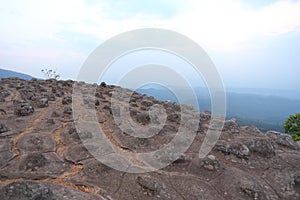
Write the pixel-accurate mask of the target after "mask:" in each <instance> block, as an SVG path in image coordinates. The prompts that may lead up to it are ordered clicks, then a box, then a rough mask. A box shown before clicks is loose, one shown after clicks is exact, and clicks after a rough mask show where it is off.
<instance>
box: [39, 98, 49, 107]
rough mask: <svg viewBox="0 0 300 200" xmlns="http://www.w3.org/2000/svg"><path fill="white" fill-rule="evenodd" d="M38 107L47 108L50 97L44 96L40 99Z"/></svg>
mask: <svg viewBox="0 0 300 200" xmlns="http://www.w3.org/2000/svg"><path fill="white" fill-rule="evenodd" d="M37 104H38V107H39V108H45V107H48V105H49V104H48V99H47V98H45V97H43V98H41V99H40V100H39V101H38V103H37Z"/></svg>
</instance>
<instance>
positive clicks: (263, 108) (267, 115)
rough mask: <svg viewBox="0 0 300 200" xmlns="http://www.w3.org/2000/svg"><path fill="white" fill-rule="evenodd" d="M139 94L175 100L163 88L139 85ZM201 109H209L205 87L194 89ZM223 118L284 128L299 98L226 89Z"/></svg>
mask: <svg viewBox="0 0 300 200" xmlns="http://www.w3.org/2000/svg"><path fill="white" fill-rule="evenodd" d="M137 91H138V92H140V93H142V94H147V95H149V96H154V97H155V98H157V99H159V100H162V101H164V100H170V101H174V102H177V103H179V102H178V100H177V98H176V96H175V95H174V94H173V93H171V92H170V90H167V89H165V88H155V89H153V88H149V87H148V88H146V89H145V88H140V89H138V90H137ZM180 93H181V94H179V95H181V96H183V97H184V100H183V102H182V103H186V104H191V103H190V102H191V100H190V97H189V96H188V95H187V93H185V90H181V91H180ZM196 93H197V94H196V95H197V98H198V105H199V107H200V111H204V110H211V102H210V96H209V93H208V91H207V90H205V89H201V88H198V89H197V90H196ZM226 96H227V114H226V118H236V119H237V120H238V122H239V124H241V125H255V126H257V127H258V128H260V129H261V130H263V131H267V130H277V131H281V132H282V131H283V128H282V126H283V123H284V121H285V120H286V119H287V118H288V117H289V115H291V114H295V113H299V112H300V100H297V99H289V98H283V97H279V96H270V95H263V94H253V93H252V94H251V93H245V92H244V93H238V92H232V91H229V92H228V91H227V92H226Z"/></svg>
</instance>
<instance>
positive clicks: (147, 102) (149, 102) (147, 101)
mask: <svg viewBox="0 0 300 200" xmlns="http://www.w3.org/2000/svg"><path fill="white" fill-rule="evenodd" d="M141 105H142V106H144V107H147V108H148V107H150V106H152V105H153V102H152V101H149V100H143V101H142V102H141Z"/></svg>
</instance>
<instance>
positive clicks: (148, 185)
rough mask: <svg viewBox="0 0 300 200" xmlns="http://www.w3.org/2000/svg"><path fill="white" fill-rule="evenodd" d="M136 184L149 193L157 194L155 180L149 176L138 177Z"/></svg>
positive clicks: (157, 187)
mask: <svg viewBox="0 0 300 200" xmlns="http://www.w3.org/2000/svg"><path fill="white" fill-rule="evenodd" d="M137 183H138V184H139V185H140V186H142V187H143V188H144V189H146V190H149V191H150V192H154V193H155V192H158V189H159V185H158V184H157V182H156V180H155V179H153V178H152V177H150V176H138V177H137Z"/></svg>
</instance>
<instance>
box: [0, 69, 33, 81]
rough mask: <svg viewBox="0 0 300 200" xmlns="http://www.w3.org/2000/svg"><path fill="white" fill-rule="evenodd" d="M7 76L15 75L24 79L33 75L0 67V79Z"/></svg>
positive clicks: (28, 78)
mask: <svg viewBox="0 0 300 200" xmlns="http://www.w3.org/2000/svg"><path fill="white" fill-rule="evenodd" d="M9 77H15V78H21V79H25V80H30V79H32V78H33V77H32V76H30V75H27V74H23V73H20V72H15V71H11V70H7V69H0V79H1V78H9Z"/></svg>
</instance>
